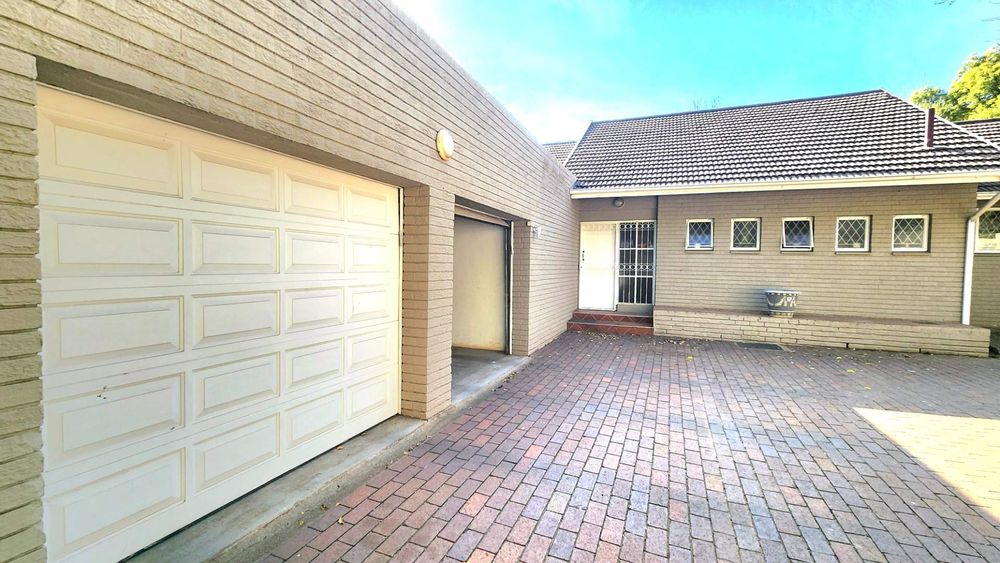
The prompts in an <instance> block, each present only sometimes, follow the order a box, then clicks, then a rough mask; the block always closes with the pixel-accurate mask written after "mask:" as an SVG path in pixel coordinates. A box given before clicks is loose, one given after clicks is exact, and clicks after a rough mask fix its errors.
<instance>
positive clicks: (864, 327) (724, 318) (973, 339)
mask: <svg viewBox="0 0 1000 563" xmlns="http://www.w3.org/2000/svg"><path fill="white" fill-rule="evenodd" d="M653 329H654V332H655V333H656V334H657V335H660V336H672V337H679V338H704V339H709V340H735V341H744V342H772V343H776V344H794V345H799V346H833V347H836V348H854V349H859V350H890V351H896V352H914V353H921V352H923V353H930V354H956V355H963V356H979V357H982V356H986V355H987V353H988V351H989V341H990V331H989V330H987V329H984V328H981V327H970V326H964V325H961V324H959V323H948V324H935V325H929V324H922V323H916V322H907V321H872V320H865V319H849V318H846V317H823V316H801V315H797V316H795V317H793V318H791V319H787V318H776V317H769V316H767V315H765V314H761V313H740V312H735V311H733V312H726V311H714V310H706V309H681V308H677V309H674V308H669V307H657V308H656V309H655V310H654V311H653Z"/></svg>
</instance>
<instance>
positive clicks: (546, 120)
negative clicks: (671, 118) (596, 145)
mask: <svg viewBox="0 0 1000 563" xmlns="http://www.w3.org/2000/svg"><path fill="white" fill-rule="evenodd" d="M507 107H508V109H509V110H510V112H511V113H512V114H514V117H516V118H517V119H518V120H520V121H521V123H522V124H523V125H524V126H525V127H526V128H527V129H528V131H530V132H531V133H532V134H533V135H534V136H535V138H537V139H538V140H539V141H541V142H543V143H551V142H555V141H575V140H577V139H579V138H580V137H581V136H583V133H584V131H586V130H587V126H588V125H590V122H591V121H600V120H603V119H617V118H622V117H636V116H641V115H650V114H653V113H657V110H656V109H655V107H654V106H653V105H652V104H651V103H649V102H646V101H632V102H610V103H598V102H594V101H592V100H582V99H560V98H552V99H548V100H539V101H535V102H530V103H512V104H509V105H508V106H507Z"/></svg>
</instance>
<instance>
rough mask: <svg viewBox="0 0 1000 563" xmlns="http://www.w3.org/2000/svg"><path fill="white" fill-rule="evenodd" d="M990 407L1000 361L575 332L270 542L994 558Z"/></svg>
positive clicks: (472, 552)
mask: <svg viewBox="0 0 1000 563" xmlns="http://www.w3.org/2000/svg"><path fill="white" fill-rule="evenodd" d="M856 409H857V410H856ZM873 413H874V414H873ZM897 415H898V416H897ZM886 417H888V419H889V421H890V422H888V423H887V422H885V420H884V419H885V418H886ZM900 417H901V418H900ZM925 417H929V418H925ZM996 419H1000V361H997V360H976V359H964V358H952V357H942V356H921V355H913V356H910V355H905V354H887V353H873V352H855V351H847V350H835V349H829V348H825V349H824V348H801V349H796V350H793V351H770V350H750V349H744V348H741V347H738V346H737V345H735V344H732V343H720V342H693V341H692V342H671V341H669V340H666V339H663V338H652V337H627V336H626V337H606V336H602V335H591V334H571V333H568V334H565V335H563V336H562V337H560V338H559V339H558V340H557V341H556V342H554V343H553V344H551V345H549V346H548V347H546V348H545V349H544V350H542V351H540V352H539V353H538V354H537V355H536V357H535V359H534V361H533V362H532V363H531V364H530V365H529V366H528V367H526V368H525V369H524V370H523V371H522V372H521V373H520V374H518V376H517V377H516V378H515V379H513V380H512V381H511V382H509V383H508V384H507V385H506V386H505V387H504V388H502V389H500V390H498V391H496V392H494V393H493V394H491V395H489V396H488V398H487V399H485V400H483V401H482V402H480V403H478V404H476V405H474V406H473V407H471V408H469V409H468V410H467V411H466V412H465V413H463V414H462V415H461V416H460V417H459V418H458V419H457V420H456V421H455V422H453V423H452V424H450V425H449V426H448V427H447V428H445V429H444V430H442V431H441V432H439V433H438V434H436V435H435V436H433V437H432V438H430V439H429V440H428V441H426V442H425V443H423V444H422V445H420V446H419V447H417V448H416V449H414V450H413V451H411V452H410V453H409V454H408V455H406V456H405V457H403V458H402V459H399V460H398V461H396V462H395V463H394V464H392V465H391V466H390V467H389V468H387V469H385V470H384V471H382V472H381V473H379V474H377V475H376V476H374V477H373V478H371V479H370V480H369V481H368V483H367V484H366V485H364V486H362V487H361V488H359V489H357V490H356V491H354V492H353V494H351V495H350V496H349V498H347V499H346V500H345V501H343V504H342V505H339V506H335V507H331V508H330V509H329V510H328V511H327V512H325V513H324V514H323V516H322V517H320V518H318V519H317V520H315V521H312V522H307V523H306V524H305V525H304V526H303V527H302V528H300V529H299V530H298V533H297V534H296V535H294V536H292V537H289V538H287V540H286V541H285V542H284V543H283V544H282V545H281V546H280V547H278V548H276V549H275V550H274V551H273V553H272V555H270V556H269V557H268V558H267V560H269V561H270V560H274V561H276V560H279V559H291V560H294V561H309V560H313V561H330V560H340V559H342V560H347V561H362V560H369V561H378V560H382V561H385V560H389V559H395V560H399V561H412V560H422V561H424V560H426V561H430V560H441V559H448V560H452V559H453V560H463V561H464V560H476V561H480V560H481V561H488V560H491V559H493V560H496V561H514V560H517V559H523V560H527V561H540V560H543V559H546V558H553V559H559V560H580V561H587V560H596V561H612V560H616V559H622V560H626V561H641V560H661V559H664V558H667V557H669V558H670V559H671V560H677V561H683V560H688V559H695V560H705V561H710V560H730V561H741V560H742V561H765V560H766V561H785V560H789V559H791V560H805V561H810V560H817V561H821V560H834V559H840V560H844V561H859V560H869V561H901V560H926V561H933V560H941V561H978V560H989V561H1000V527H998V525H997V520H996V517H995V515H991V513H990V509H989V508H988V505H989V503H990V500H989V498H990V495H991V494H993V495H996V494H997V492H998V491H1000V460H997V459H993V458H992V457H991V456H984V455H982V451H985V450H982V449H981V448H980V447H979V446H982V447H986V448H988V447H994V448H995V447H996V444H998V443H1000V428H997V427H996V424H995V423H996ZM941 421H948V422H949V424H941ZM978 423H983V424H984V425H985V430H984V429H983V428H980V427H979V426H977V424H978ZM876 424H877V425H878V428H882V430H883V431H886V432H888V433H890V434H893V435H895V436H899V437H901V438H899V439H900V441H901V442H905V441H906V440H907V438H906V436H908V435H909V434H907V431H908V430H907V429H909V430H913V428H911V427H912V426H914V425H916V426H918V427H922V429H921V428H917V430H918V431H917V432H916V434H915V436H916V437H917V439H915V440H910V442H909V444H908V446H907V447H908V449H903V447H902V446H900V445H898V444H897V443H896V442H894V441H893V440H892V439H890V438H888V437H887V434H886V433H883V431H880V430H879V429H878V428H876V426H875V425H876ZM991 425H992V426H991ZM900 428H902V430H900ZM940 428H944V429H945V430H940ZM991 428H992V429H991ZM966 429H969V430H968V432H967V431H966ZM970 432H971V433H973V434H976V435H977V436H975V440H972V441H971V442H970V441H969V437H968V436H967V434H968V433H970ZM991 432H992V433H993V434H990V433H991ZM984 433H985V434H984ZM911 438H912V436H911ZM936 441H938V442H942V443H941V444H938V442H936ZM963 444H964V445H963ZM976 444H979V446H976ZM938 446H941V447H940V448H939V447H938ZM942 448H943V449H942ZM911 450H912V451H917V454H916V455H919V456H921V461H919V462H918V461H917V458H915V457H914V454H911V453H908V452H909V451H911ZM928 451H929V452H930V453H928ZM935 452H943V453H942V455H941V456H939V457H940V458H941V459H937V460H935V459H934V456H935ZM977 455H978V456H980V457H978V458H976V457H975V456H977ZM997 457H1000V455H998V456H997ZM924 458H926V459H927V460H930V461H929V462H928V461H926V460H925V459H924ZM966 458H968V459H966ZM970 460H971V461H970ZM949 464H950V465H949ZM930 466H934V467H935V468H936V469H938V470H940V471H941V472H942V475H944V476H942V475H939V474H936V473H934V472H932V471H931V470H929V469H928V467H930ZM983 475H985V476H986V479H985V480H984V479H983V478H982V477H983ZM977 476H978V477H977ZM975 478H978V481H976V479H975ZM946 479H947V480H946ZM970 479H971V481H970ZM970 482H975V483H979V484H978V485H975V484H973V485H968V483H970ZM984 483H985V485H984ZM967 485H968V486H967ZM991 488H992V491H991ZM960 490H961V491H963V492H959V491H960ZM970 491H971V492H970ZM971 495H979V496H976V497H975V498H974V499H973V500H970V498H972V497H971ZM338 520H339V521H338ZM340 522H343V523H340Z"/></svg>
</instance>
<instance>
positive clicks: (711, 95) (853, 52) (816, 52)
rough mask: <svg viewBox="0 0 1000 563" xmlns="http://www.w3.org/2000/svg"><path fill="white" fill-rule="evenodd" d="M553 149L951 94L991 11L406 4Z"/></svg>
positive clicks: (996, 6)
mask: <svg viewBox="0 0 1000 563" xmlns="http://www.w3.org/2000/svg"><path fill="white" fill-rule="evenodd" d="M395 1H396V2H397V4H399V5H400V6H401V7H402V8H403V9H404V10H405V11H406V12H407V13H408V14H410V16H411V17H413V18H414V19H415V20H416V21H417V22H418V23H419V24H420V25H421V26H422V27H423V28H424V29H425V30H427V31H428V33H430V35H431V36H432V37H434V38H435V39H436V40H437V41H438V42H439V43H441V45H443V46H444V48H445V49H446V50H447V51H448V52H449V53H450V54H451V55H452V56H453V57H454V58H455V59H456V60H457V61H458V62H459V63H460V64H462V66H464V67H465V68H466V69H467V70H468V71H469V72H470V73H471V74H472V76H474V77H475V78H476V79H477V80H478V81H479V82H481V83H482V84H483V85H484V86H485V87H486V89H487V90H489V91H490V92H491V93H492V94H493V95H494V96H495V97H496V98H497V99H498V100H500V102H501V103H503V104H504V105H505V106H506V107H507V108H508V109H509V110H510V111H511V113H513V114H514V116H515V117H517V118H518V119H519V120H520V121H521V123H523V124H524V125H525V126H526V127H527V128H528V130H529V131H531V132H532V133H533V134H534V135H535V137H536V138H537V139H538V140H540V141H543V142H549V141H559V140H571V139H575V138H577V137H579V136H580V135H581V134H582V133H583V131H584V129H586V127H587V124H589V123H590V121H592V120H601V119H613V118H617V117H631V116H638V115H649V114H657V113H669V112H675V111H688V110H691V109H695V107H696V105H700V106H702V107H705V106H709V107H711V106H713V105H715V106H719V107H724V106H733V105H742V104H752V103H760V102H769V101H778V100H787V99H793V98H803V97H811V96H823V95H829V94H837V93H844V92H855V91H859V90H870V89H873V88H885V89H887V90H889V91H890V92H893V93H895V94H897V95H900V96H904V97H907V96H909V94H910V92H912V91H913V90H914V89H916V88H917V87H919V86H923V85H927V84H930V85H936V86H941V87H947V86H948V85H949V84H950V83H951V81H952V79H953V78H954V75H955V72H956V71H957V70H958V68H959V66H960V65H961V64H962V62H963V61H964V60H965V59H966V58H967V57H968V56H969V55H970V54H972V53H974V52H981V51H983V50H985V49H987V48H988V47H990V46H991V45H992V44H994V43H996V42H997V41H998V40H1000V21H991V18H1000V3H997V2H994V1H992V0H955V1H954V2H953V3H951V4H948V3H947V2H944V3H939V2H937V1H936V0H874V1H867V2H862V1H836V0H827V1H806V0H800V1H792V0H787V1H770V2H768V1H741V2H736V1H734V2H725V1H712V2H709V1H690V2H689V1H665V0H664V1H634V2H624V1H615V0H395Z"/></svg>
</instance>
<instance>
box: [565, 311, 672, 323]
mask: <svg viewBox="0 0 1000 563" xmlns="http://www.w3.org/2000/svg"><path fill="white" fill-rule="evenodd" d="M571 322H602V323H611V324H628V323H634V324H637V325H641V326H653V317H652V315H629V314H624V313H616V312H614V311H592V310H587V309H577V310H576V312H574V313H573V318H572V321H571Z"/></svg>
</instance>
